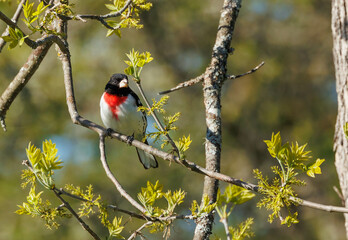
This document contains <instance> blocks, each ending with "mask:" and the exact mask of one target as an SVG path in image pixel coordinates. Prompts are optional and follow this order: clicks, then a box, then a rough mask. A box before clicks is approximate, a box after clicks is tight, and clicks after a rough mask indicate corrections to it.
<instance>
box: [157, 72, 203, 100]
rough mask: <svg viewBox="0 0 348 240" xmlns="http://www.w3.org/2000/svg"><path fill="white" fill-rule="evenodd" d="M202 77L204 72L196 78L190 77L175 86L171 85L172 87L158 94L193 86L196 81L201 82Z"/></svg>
mask: <svg viewBox="0 0 348 240" xmlns="http://www.w3.org/2000/svg"><path fill="white" fill-rule="evenodd" d="M203 77H204V74H202V75H200V76H198V77H196V78H193V79H190V80H188V81H186V82H183V83H180V84H178V85H177V86H176V87H173V88H171V89H169V90H166V91H162V92H159V93H158V94H159V95H163V94H167V93H171V92H174V91H176V90H179V89H181V88H185V87H190V86H193V85H195V84H197V83H200V82H203Z"/></svg>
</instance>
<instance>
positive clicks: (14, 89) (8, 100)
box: [0, 43, 52, 131]
mask: <svg viewBox="0 0 348 240" xmlns="http://www.w3.org/2000/svg"><path fill="white" fill-rule="evenodd" d="M51 45H52V43H47V44H44V45H42V46H40V47H38V48H36V49H34V50H33V51H32V53H31V54H30V55H29V57H28V60H27V62H26V63H25V64H24V65H23V67H22V68H21V69H20V70H19V72H18V73H17V75H16V76H15V78H14V79H13V80H12V82H11V83H10V85H9V86H8V87H7V88H6V90H5V91H4V92H3V93H2V95H1V97H0V121H1V125H2V127H3V129H4V131H6V124H5V117H6V112H7V110H8V109H9V107H10V106H11V104H12V102H13V101H14V100H15V98H16V97H17V95H18V94H19V93H20V92H21V91H22V89H23V88H24V86H25V85H26V84H27V83H28V81H29V80H30V78H31V77H32V76H33V74H34V73H35V72H36V70H37V69H38V67H39V66H40V64H41V62H42V60H43V59H44V57H45V56H46V54H47V52H48V50H49V48H50V47H51Z"/></svg>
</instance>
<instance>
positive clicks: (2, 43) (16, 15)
mask: <svg viewBox="0 0 348 240" xmlns="http://www.w3.org/2000/svg"><path fill="white" fill-rule="evenodd" d="M25 1H26V0H21V2H20V3H19V4H18V6H17V10H16V12H15V13H14V15H13V17H12V19H11V20H12V22H14V23H16V24H17V22H18V19H19V17H20V15H21V13H22V8H23V4H24V3H25ZM8 35H9V30H8V27H7V28H6V30H5V32H4V33H3V34H2V35H1V36H2V37H4V36H8ZM5 45H6V42H5V41H4V39H2V38H0V53H1V51H2V49H3V48H4V46H5Z"/></svg>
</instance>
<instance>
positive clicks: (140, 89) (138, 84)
mask: <svg viewBox="0 0 348 240" xmlns="http://www.w3.org/2000/svg"><path fill="white" fill-rule="evenodd" d="M136 85H137V87H138V89H139V91H140V94H141V96H142V97H143V99H144V101H145V104H146V106H147V107H148V108H149V109H151V106H150V103H149V101H148V100H147V98H146V95H145V93H144V90H143V88H142V87H141V84H140V83H136ZM151 115H152V117H153V118H154V119H155V121H156V124H157V126H158V127H159V128H160V129H161V131H162V132H165V130H164V127H163V126H162V123H161V122H160V121H159V119H158V117H157V115H156V113H155V111H151ZM165 136H166V138H167V139H168V141H169V142H170V144H171V145H172V147H173V148H174V151H175V152H176V153H177V154H178V157H179V158H180V153H179V150H178V148H177V146H176V144H175V143H174V141H173V140H172V138H171V137H170V136H169V134H168V133H166V134H165Z"/></svg>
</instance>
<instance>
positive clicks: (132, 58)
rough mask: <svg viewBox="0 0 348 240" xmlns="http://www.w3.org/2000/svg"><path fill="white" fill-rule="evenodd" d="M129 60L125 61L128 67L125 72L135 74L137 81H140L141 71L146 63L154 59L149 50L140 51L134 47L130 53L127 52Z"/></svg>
mask: <svg viewBox="0 0 348 240" xmlns="http://www.w3.org/2000/svg"><path fill="white" fill-rule="evenodd" d="M126 56H127V57H128V59H129V60H126V61H124V62H125V63H126V64H127V65H128V67H127V68H126V69H125V70H124V72H125V73H126V74H128V75H131V76H133V78H134V81H135V82H136V83H140V81H141V80H140V73H141V70H142V69H143V67H144V66H145V64H148V63H150V62H151V61H152V60H153V57H151V54H150V53H149V52H143V53H139V52H138V51H135V50H134V49H132V50H131V51H130V52H129V53H128V54H126Z"/></svg>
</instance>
